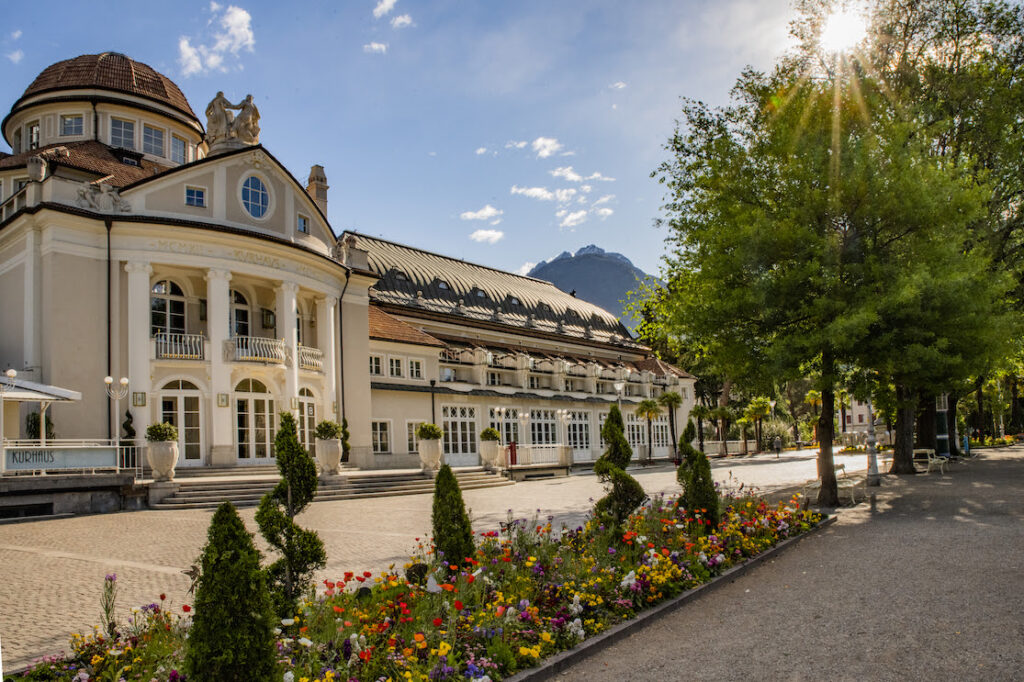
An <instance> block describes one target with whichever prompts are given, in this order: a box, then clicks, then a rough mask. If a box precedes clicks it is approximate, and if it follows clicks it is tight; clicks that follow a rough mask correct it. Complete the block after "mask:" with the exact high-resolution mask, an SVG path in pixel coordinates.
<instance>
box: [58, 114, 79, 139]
mask: <svg viewBox="0 0 1024 682" xmlns="http://www.w3.org/2000/svg"><path fill="white" fill-rule="evenodd" d="M83 129H84V124H83V117H82V115H81V114H73V115H71V116H61V117H60V134H61V136H62V137H68V136H71V135H81V134H82V131H83Z"/></svg>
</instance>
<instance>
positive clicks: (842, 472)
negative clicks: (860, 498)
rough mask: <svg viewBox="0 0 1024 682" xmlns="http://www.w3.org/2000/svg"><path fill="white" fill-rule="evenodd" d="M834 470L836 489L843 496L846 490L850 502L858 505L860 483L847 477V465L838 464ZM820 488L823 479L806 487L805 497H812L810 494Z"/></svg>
mask: <svg viewBox="0 0 1024 682" xmlns="http://www.w3.org/2000/svg"><path fill="white" fill-rule="evenodd" d="M832 468H833V469H834V470H835V472H836V487H837V488H838V489H839V493H840V494H842V492H843V491H844V490H845V491H846V492H848V493H849V494H850V502H851V503H852V504H857V494H856V488H857V485H859V484H860V481H859V480H858V479H856V478H851V477H849V476H847V474H846V465H845V464H836V465H835V466H834V467H832ZM820 488H821V479H820V478H819V479H818V480H816V481H811V482H810V483H808V484H807V485H805V486H804V495H805V496H806V497H810V495H808V493H811V492H814V491H816V490H818V489H820Z"/></svg>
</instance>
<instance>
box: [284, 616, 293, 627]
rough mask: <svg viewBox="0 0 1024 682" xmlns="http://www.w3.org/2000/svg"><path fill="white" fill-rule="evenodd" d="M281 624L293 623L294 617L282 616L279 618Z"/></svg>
mask: <svg viewBox="0 0 1024 682" xmlns="http://www.w3.org/2000/svg"><path fill="white" fill-rule="evenodd" d="M281 625H285V626H288V625H295V619H294V618H282V619H281Z"/></svg>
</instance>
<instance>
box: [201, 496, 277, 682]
mask: <svg viewBox="0 0 1024 682" xmlns="http://www.w3.org/2000/svg"><path fill="white" fill-rule="evenodd" d="M199 563H200V566H201V568H202V572H201V573H200V574H199V579H198V582H197V584H196V595H195V606H194V615H193V616H192V627H191V628H190V629H189V636H188V640H187V641H186V650H185V670H186V672H187V674H188V679H189V680H195V681H196V682H234V681H235V680H238V681H239V682H241V681H242V680H246V681H248V680H269V679H274V677H275V675H276V676H277V677H278V679H279V674H277V673H276V668H277V664H276V662H275V649H274V630H273V628H274V624H275V617H274V613H273V609H272V608H271V604H270V593H269V592H268V591H267V582H266V581H267V578H266V574H265V573H264V572H263V571H262V570H261V569H260V555H259V552H258V551H257V550H256V547H255V546H254V545H253V543H252V536H251V535H250V534H249V532H248V531H247V530H246V529H245V525H244V524H243V523H242V519H241V518H239V516H238V512H236V511H235V508H234V506H233V505H232V504H231V503H230V502H225V503H223V504H222V505H220V507H218V508H217V512H216V513H215V514H214V515H213V520H212V521H211V522H210V529H209V531H208V533H207V539H206V546H205V547H203V553H202V556H201V557H200V559H199Z"/></svg>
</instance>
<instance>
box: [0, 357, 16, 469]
mask: <svg viewBox="0 0 1024 682" xmlns="http://www.w3.org/2000/svg"><path fill="white" fill-rule="evenodd" d="M5 374H6V375H7V378H8V379H10V381H11V383H10V384H0V474H3V473H4V471H5V470H6V469H7V452H6V451H5V450H4V394H5V393H7V391H9V390H11V389H12V388H14V380H15V379H16V378H17V376H18V372H17V370H14V369H9V370H7V372H6V373H5Z"/></svg>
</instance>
